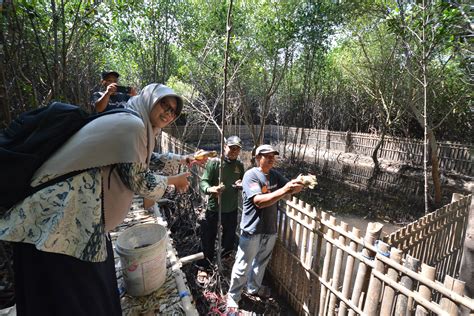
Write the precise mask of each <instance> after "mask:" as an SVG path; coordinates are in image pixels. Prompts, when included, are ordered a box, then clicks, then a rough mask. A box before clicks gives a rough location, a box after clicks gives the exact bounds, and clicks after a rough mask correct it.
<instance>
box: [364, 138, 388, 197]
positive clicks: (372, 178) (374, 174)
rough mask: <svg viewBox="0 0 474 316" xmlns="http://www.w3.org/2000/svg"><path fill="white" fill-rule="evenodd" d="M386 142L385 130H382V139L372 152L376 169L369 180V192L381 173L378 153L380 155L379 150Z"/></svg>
mask: <svg viewBox="0 0 474 316" xmlns="http://www.w3.org/2000/svg"><path fill="white" fill-rule="evenodd" d="M384 140H385V129H382V135H380V139H379V141H378V142H377V145H375V148H374V150H373V151H372V161H373V162H374V169H373V170H372V175H371V176H370V178H369V180H367V189H368V190H370V189H371V188H372V185H373V183H374V181H375V179H377V176H378V175H379V173H380V163H379V160H378V153H379V149H380V148H381V147H382V146H383V142H384Z"/></svg>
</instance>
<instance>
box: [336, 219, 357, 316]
mask: <svg viewBox="0 0 474 316" xmlns="http://www.w3.org/2000/svg"><path fill="white" fill-rule="evenodd" d="M352 234H353V235H354V237H355V238H356V239H359V238H360V230H359V229H358V228H355V227H354V228H352ZM349 248H350V249H351V250H352V251H354V252H355V251H357V243H356V242H355V241H353V240H352V239H351V241H350V243H349ZM354 262H355V258H354V257H353V256H350V255H349V256H348V257H347V261H346V270H345V273H344V281H343V282H342V295H343V296H344V297H349V290H350V288H351V280H352V272H353V270H354ZM346 311H347V306H346V304H345V303H344V302H343V301H341V303H340V305H339V312H338V316H343V315H346Z"/></svg>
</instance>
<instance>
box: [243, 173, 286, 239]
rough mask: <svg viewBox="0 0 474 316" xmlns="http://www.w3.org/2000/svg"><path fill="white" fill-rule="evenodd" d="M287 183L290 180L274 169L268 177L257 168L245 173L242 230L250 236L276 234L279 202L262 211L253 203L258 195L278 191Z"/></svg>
mask: <svg viewBox="0 0 474 316" xmlns="http://www.w3.org/2000/svg"><path fill="white" fill-rule="evenodd" d="M287 182H288V179H286V178H285V177H284V176H283V175H281V174H280V173H279V172H278V171H276V170H273V169H270V172H269V173H268V174H267V175H265V174H264V173H263V172H262V171H261V170H260V168H257V167H254V168H252V169H249V170H248V171H247V172H245V174H244V178H243V180H242V200H243V210H242V218H241V220H240V229H242V230H243V231H244V232H246V233H248V234H276V232H277V212H278V202H277V203H275V204H273V205H270V206H268V207H265V208H261V209H260V208H257V207H256V206H255V204H254V203H253V198H254V196H256V195H258V194H265V193H270V192H273V191H275V190H278V189H279V188H281V187H283V186H284V185H285V184H286V183H287Z"/></svg>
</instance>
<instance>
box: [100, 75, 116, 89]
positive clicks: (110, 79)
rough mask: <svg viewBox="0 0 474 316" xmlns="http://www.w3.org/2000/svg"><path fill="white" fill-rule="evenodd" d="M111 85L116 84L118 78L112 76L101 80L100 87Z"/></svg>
mask: <svg viewBox="0 0 474 316" xmlns="http://www.w3.org/2000/svg"><path fill="white" fill-rule="evenodd" d="M112 83H118V77H117V76H114V75H113V74H110V75H108V76H107V77H105V78H104V79H102V85H103V86H104V87H108V86H109V85H111V84H112Z"/></svg>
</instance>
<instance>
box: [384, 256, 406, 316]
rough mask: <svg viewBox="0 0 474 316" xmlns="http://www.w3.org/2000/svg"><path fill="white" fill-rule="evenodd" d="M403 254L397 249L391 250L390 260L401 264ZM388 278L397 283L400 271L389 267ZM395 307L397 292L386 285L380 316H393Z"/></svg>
mask: <svg viewBox="0 0 474 316" xmlns="http://www.w3.org/2000/svg"><path fill="white" fill-rule="evenodd" d="M402 254H403V252H402V251H401V250H399V249H397V248H392V249H391V250H390V259H392V260H393V261H395V262H396V263H400V262H401V261H402ZM387 277H388V278H390V280H393V281H395V282H397V280H398V271H397V270H396V269H394V268H393V267H389V268H388V271H387ZM394 305H395V290H394V289H393V288H392V287H390V286H388V285H387V284H386V285H385V289H384V292H383V297H382V306H381V307H380V315H391V314H392V310H393V309H394Z"/></svg>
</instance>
